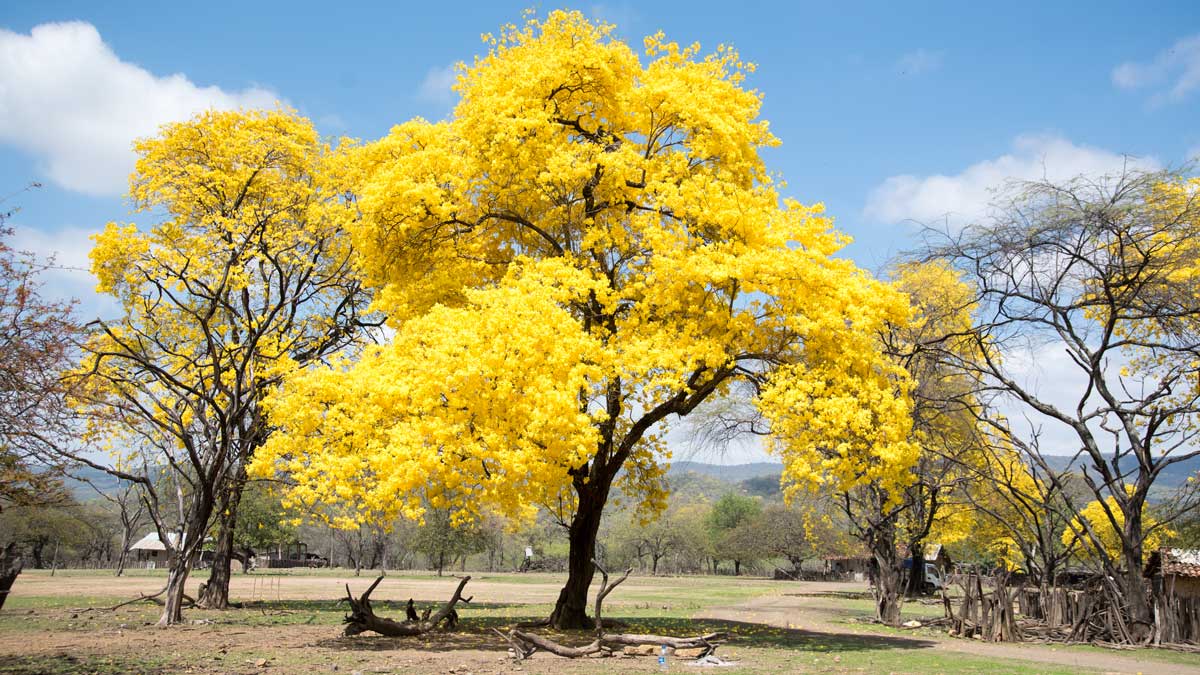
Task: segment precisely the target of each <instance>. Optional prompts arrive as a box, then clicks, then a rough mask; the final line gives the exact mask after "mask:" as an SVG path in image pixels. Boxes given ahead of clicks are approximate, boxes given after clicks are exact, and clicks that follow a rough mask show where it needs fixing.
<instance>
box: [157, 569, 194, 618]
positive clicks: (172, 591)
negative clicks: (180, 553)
mask: <svg viewBox="0 0 1200 675" xmlns="http://www.w3.org/2000/svg"><path fill="white" fill-rule="evenodd" d="M191 568H192V566H191V565H190V564H189V563H188V562H187V561H184V560H178V561H174V564H172V565H171V569H170V571H169V572H167V588H166V593H165V596H164V599H163V612H162V616H160V617H159V619H158V625H159V626H171V625H174V624H177V623H182V622H183V603H184V600H185V598H184V593H183V591H184V586H185V584H187V579H188V573H189V572H191V571H192V569H191Z"/></svg>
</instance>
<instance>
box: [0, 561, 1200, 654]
mask: <svg viewBox="0 0 1200 675" xmlns="http://www.w3.org/2000/svg"><path fill="white" fill-rule="evenodd" d="M370 580H371V579H370V577H368V576H366V575H364V576H363V577H358V578H355V577H352V576H351V577H343V576H340V575H339V574H338V571H337V570H334V571H332V572H329V571H322V572H312V571H308V570H302V571H295V572H294V573H291V574H264V573H257V574H254V575H238V576H236V577H235V579H234V583H233V586H232V596H233V599H234V600H235V601H240V602H242V603H243V606H242V607H241V608H238V609H232V610H228V611H223V612H217V611H206V610H195V609H193V610H189V611H188V612H187V613H186V618H187V620H188V622H189V623H188V624H187V625H184V626H180V627H176V628H170V629H159V628H156V627H155V626H153V623H154V621H155V620H156V619H157V616H158V608H157V607H156V606H153V605H150V604H138V605H131V606H127V607H124V608H121V609H119V610H116V611H107V610H102V609H98V608H102V607H107V606H111V605H113V604H115V603H117V602H119V601H121V600H123V599H128V598H132V597H137V594H138V593H139V592H153V591H156V590H158V589H159V588H161V585H162V582H163V574H162V572H161V571H158V572H147V571H136V572H133V573H131V574H130V575H129V576H127V577H124V578H121V579H116V578H114V577H112V576H110V575H109V574H108V573H104V572H84V571H79V572H73V571H59V572H58V573H57V574H56V575H55V576H53V577H51V576H50V575H49V574H48V573H45V572H40V571H29V572H26V573H25V574H23V575H22V576H21V577H20V578H19V579H18V581H17V585H16V586H15V587H14V591H13V595H12V597H11V598H10V599H9V600H8V603H7V604H6V605H5V607H4V609H3V610H2V611H0V673H10V674H16V673H20V674H22V675H32V674H33V673H58V674H65V673H71V674H79V675H82V674H84V673H94V674H108V673H128V672H139V673H197V674H210V673H211V674H215V673H272V672H273V673H331V672H338V673H347V674H353V673H361V674H363V675H365V674H367V673H406V674H411V675H431V674H433V673H454V674H455V675H466V674H467V673H470V674H472V675H484V674H488V673H493V674H498V673H534V674H535V673H578V674H591V673H596V674H599V673H640V672H645V673H651V672H658V664H657V659H656V657H654V656H639V657H615V658H588V659H578V660H568V659H562V658H559V657H555V656H552V655H548V654H540V653H539V654H536V655H535V656H534V657H533V658H531V659H529V660H526V661H524V662H520V663H517V662H514V661H513V660H511V659H510V658H509V657H508V655H507V644H506V643H505V642H504V641H503V640H501V639H500V638H499V637H498V636H496V635H495V634H494V633H493V632H492V630H491V629H492V628H504V627H506V626H510V625H512V624H513V623H515V622H517V621H522V620H528V619H535V618H540V617H544V616H546V615H547V614H548V613H549V611H550V608H551V606H552V602H553V600H554V598H555V597H556V596H557V593H558V588H559V584H560V583H561V581H562V579H561V578H560V577H558V576H556V575H548V574H526V575H519V574H499V575H496V574H482V575H477V576H475V577H473V578H472V581H471V582H470V584H469V585H468V586H467V590H466V594H468V595H472V594H473V595H474V602H472V603H471V604H470V605H466V606H464V607H461V608H460V613H461V615H462V619H463V622H462V625H461V629H460V630H459V631H457V632H453V633H436V634H430V635H427V636H423V637H422V638H418V639H413V638H404V639H401V638H384V637H380V636H369V635H363V636H355V637H342V636H341V628H340V624H341V619H342V616H343V614H344V611H345V604H344V603H341V602H340V597H342V596H344V594H345V584H347V583H349V584H350V586H351V588H352V589H354V590H355V592H356V593H357V592H361V591H362V590H363V589H364V588H365V587H366V586H367V585H368V584H369V583H370ZM455 583H456V580H455V579H453V578H448V577H447V578H440V579H439V578H437V577H435V576H432V575H430V574H428V573H421V574H404V573H389V576H388V579H386V580H385V581H384V582H383V584H382V585H381V586H380V587H379V588H378V589H377V590H376V591H375V594H374V595H373V600H374V604H375V607H376V612H377V613H379V614H381V615H399V616H402V615H403V612H404V610H403V604H404V602H405V601H407V599H408V598H409V597H413V598H415V599H416V601H417V603H418V605H422V604H433V603H438V602H441V601H442V600H444V599H445V598H446V597H447V596H448V595H449V593H450V592H451V591H452V589H453V586H454V585H455ZM864 591H865V588H864V587H862V586H861V585H854V584H817V583H803V584H797V583H790V582H772V581H767V580H754V579H732V578H729V577H683V578H663V577H635V578H632V579H630V580H629V581H628V582H626V584H625V585H623V586H621V587H620V588H619V589H618V590H617V591H616V592H614V594H613V595H612V596H610V598H609V602H608V603H606V615H607V616H611V617H613V618H618V619H621V620H623V621H625V622H626V623H628V624H629V629H628V630H629V632H653V633H661V634H669V635H692V634H699V633H703V632H707V631H710V630H727V631H730V632H732V633H733V634H734V635H735V636H736V637H735V639H734V640H733V641H731V642H730V643H728V644H726V645H723V646H722V647H721V649H720V650H719V652H718V653H719V654H721V655H723V656H724V657H725V658H726V659H731V660H736V661H737V662H738V664H737V665H736V666H733V667H729V668H721V669H719V671H720V672H723V673H729V674H731V675H734V674H743V675H750V674H753V675H767V674H774V673H863V674H883V675H886V674H889V673H897V674H898V673H914V674H915V673H947V674H949V673H965V674H972V675H985V674H1001V673H1005V674H1008V673H1014V674H1028V675H1032V674H1034V673H1040V674H1042V675H1056V674H1064V673H1089V672H1144V673H1147V674H1149V673H1200V658H1196V657H1193V656H1190V655H1182V654H1176V653H1166V652H1158V651H1139V652H1137V653H1136V654H1130V653H1128V652H1121V653H1113V652H1105V651H1101V650H1095V649H1086V648H1062V647H1059V648H1050V647H1044V646H1036V645H984V644H980V643H978V642H971V641H962V640H953V639H950V638H946V637H945V636H944V635H942V634H940V633H938V632H936V631H933V630H917V631H901V630H896V629H890V628H885V627H883V626H879V625H878V624H873V623H870V621H869V619H870V614H871V603H870V600H869V599H868V598H867V597H866V596H865V595H864ZM938 611H940V610H939V608H936V607H930V606H926V605H920V604H910V605H908V606H906V610H905V613H906V615H907V616H910V617H922V616H936V614H937V612H938ZM556 637H557V638H558V639H560V640H562V641H566V642H578V643H584V642H587V641H588V639H589V638H588V636H587V635H585V634H583V633H580V634H578V635H569V634H568V635H563V634H559V635H557V636H556ZM669 668H670V670H671V671H672V672H692V671H694V672H701V671H704V670H708V669H703V668H698V667H695V666H689V665H687V662H686V661H685V660H682V659H681V660H673V661H672V662H671V663H670V664H669Z"/></svg>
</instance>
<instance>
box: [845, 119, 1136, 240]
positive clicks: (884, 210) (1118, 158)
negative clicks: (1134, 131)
mask: <svg viewBox="0 0 1200 675" xmlns="http://www.w3.org/2000/svg"><path fill="white" fill-rule="evenodd" d="M1126 165H1128V166H1130V167H1142V168H1153V167H1156V166H1157V162H1155V161H1154V160H1153V159H1133V158H1128V157H1126V156H1124V155H1120V154H1118V153H1115V152H1110V151H1108V150H1103V149H1101V148H1094V147H1090V146H1086V145H1076V144H1074V143H1072V142H1071V141H1069V140H1067V139H1065V138H1062V137H1060V136H1053V135H1023V136H1018V137H1017V138H1016V139H1015V140H1014V141H1013V148H1012V152H1010V153H1008V154H1005V155H1001V156H1000V157H996V158H995V159H988V160H984V161H982V162H978V163H976V164H972V165H971V166H968V167H967V168H966V169H963V171H962V172H960V173H958V174H954V175H949V176H948V175H943V174H936V175H932V176H914V175H911V174H904V175H899V176H892V177H890V178H888V179H887V180H885V181H883V183H881V184H880V185H879V186H877V187H876V188H875V189H874V190H872V191H871V194H870V195H869V196H868V197H867V205H866V208H865V209H864V216H865V217H867V218H869V219H871V220H874V221H877V222H885V223H898V222H902V221H906V220H910V221H916V222H919V223H926V224H934V223H941V222H944V223H946V224H947V225H948V226H951V227H960V226H962V225H964V224H966V223H969V222H971V221H973V220H977V219H979V218H980V217H982V216H984V215H985V214H986V213H987V208H988V204H989V202H990V201H991V199H992V196H993V191H994V190H995V189H997V188H1000V187H1003V186H1004V184H1005V183H1006V182H1008V181H1012V180H1039V179H1043V178H1044V179H1047V180H1064V179H1068V178H1073V177H1075V176H1079V175H1083V174H1087V175H1105V174H1112V173H1115V172H1118V171H1120V170H1121V168H1122V167H1123V166H1126Z"/></svg>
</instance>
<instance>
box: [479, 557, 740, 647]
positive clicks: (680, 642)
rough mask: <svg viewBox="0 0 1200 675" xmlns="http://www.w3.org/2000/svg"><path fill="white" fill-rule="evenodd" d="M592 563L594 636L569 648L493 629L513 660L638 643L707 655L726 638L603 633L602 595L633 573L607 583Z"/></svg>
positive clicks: (519, 632)
mask: <svg viewBox="0 0 1200 675" xmlns="http://www.w3.org/2000/svg"><path fill="white" fill-rule="evenodd" d="M592 562H593V564H595V565H596V569H597V570H598V571H599V572H600V575H601V581H600V590H599V591H598V592H597V593H596V637H595V639H594V640H592V641H591V642H590V643H588V644H586V645H582V646H579V647H571V646H568V645H562V644H559V643H557V642H555V641H553V640H551V639H549V638H545V637H542V636H540V635H535V634H533V633H527V632H525V631H522V630H519V629H518V628H513V629H511V630H509V631H508V632H507V633H504V632H502V631H500V630H496V629H493V630H496V633H497V634H498V635H500V637H502V638H504V639H505V640H506V641H507V642H508V643H509V645H511V646H512V653H513V656H514V657H515V658H516V659H517V660H522V659H527V658H529V657H530V656H532V655H533V654H534V653H535V652H536V651H538V650H539V649H540V650H542V651H545V652H550V653H551V654H555V655H557V656H562V657H565V658H569V659H577V658H580V657H583V656H591V655H593V654H600V655H603V656H609V655H611V654H613V653H614V652H615V651H617V650H619V649H621V648H622V647H636V646H641V645H654V646H667V647H671V648H673V649H696V648H700V649H703V650H704V651H702V652H701V653H700V655H699V656H700V658H704V657H707V656H709V655H711V654H712V653H713V652H714V651H716V649H717V647H718V646H719V645H720V644H721V642H722V641H724V640H726V639H728V638H729V636H728V634H726V633H709V634H708V635H700V636H696V637H684V638H677V637H668V636H664V635H632V634H626V633H606V632H604V627H605V623H606V622H605V621H604V618H603V616H602V614H603V607H604V598H605V597H607V596H608V594H609V593H611V592H612V591H613V589H614V588H616V587H617V586H619V585H620V584H621V582H623V581H625V580H626V579H628V578H629V574H630V573H631V572H633V568H632V567H631V568H629V569H627V570H625V574H623V575H621V578H620V579H617V580H616V581H614V582H613V583H612V584H609V583H608V571H607V570H605V569H604V568H603V567H602V566H600V564H599V563H596V562H595V561H592ZM528 625H529V624H520V625H519V628H520V627H526V626H528Z"/></svg>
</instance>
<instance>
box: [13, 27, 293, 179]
mask: <svg viewBox="0 0 1200 675" xmlns="http://www.w3.org/2000/svg"><path fill="white" fill-rule="evenodd" d="M277 98H278V97H277V95H276V94H274V93H272V92H270V91H267V90H264V89H259V88H249V89H245V90H242V91H239V92H226V91H224V90H222V89H220V88H218V87H214V86H210V87H200V86H197V85H195V84H193V83H192V82H191V81H190V80H188V78H187V77H186V76H184V75H182V74H178V73H177V74H174V75H168V76H165V77H159V76H156V75H154V74H152V73H150V72H148V71H146V70H145V69H143V68H141V67H139V66H137V65H134V64H132V63H128V62H126V61H122V60H121V59H120V58H119V57H118V56H117V55H116V54H115V53H114V52H113V51H112V49H111V48H110V47H109V46H108V45H107V44H105V43H104V41H103V40H102V39H101V38H100V33H99V32H97V30H96V28H95V27H94V26H92V25H91V24H88V23H83V22H71V23H47V24H42V25H40V26H36V27H35V28H34V29H33V30H32V31H31V33H30V34H29V35H25V34H21V33H13V32H11V31H7V30H0V143H7V144H10V145H13V146H16V147H18V148H21V149H22V150H24V151H25V152H28V153H29V154H31V155H32V156H33V157H34V158H36V160H37V161H38V162H39V164H40V169H41V170H42V171H44V172H45V173H46V175H47V176H48V177H49V179H50V180H52V181H53V182H54V183H56V184H58V185H60V186H62V187H64V188H67V189H69V190H74V191H78V192H84V193H88V194H95V195H108V194H121V193H123V192H124V191H125V189H126V186H127V179H128V176H129V173H130V171H131V170H132V169H133V162H134V154H133V150H132V148H131V144H132V142H133V141H134V139H136V138H140V137H144V136H150V135H152V134H154V133H155V131H157V129H158V127H159V126H160V125H162V124H165V123H167V122H172V121H179V120H184V119H187V118H189V117H191V116H192V115H194V114H195V113H197V112H199V111H201V110H204V109H208V108H220V109H230V108H240V107H247V108H251V107H270V106H273V105H275V102H276V100H277Z"/></svg>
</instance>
